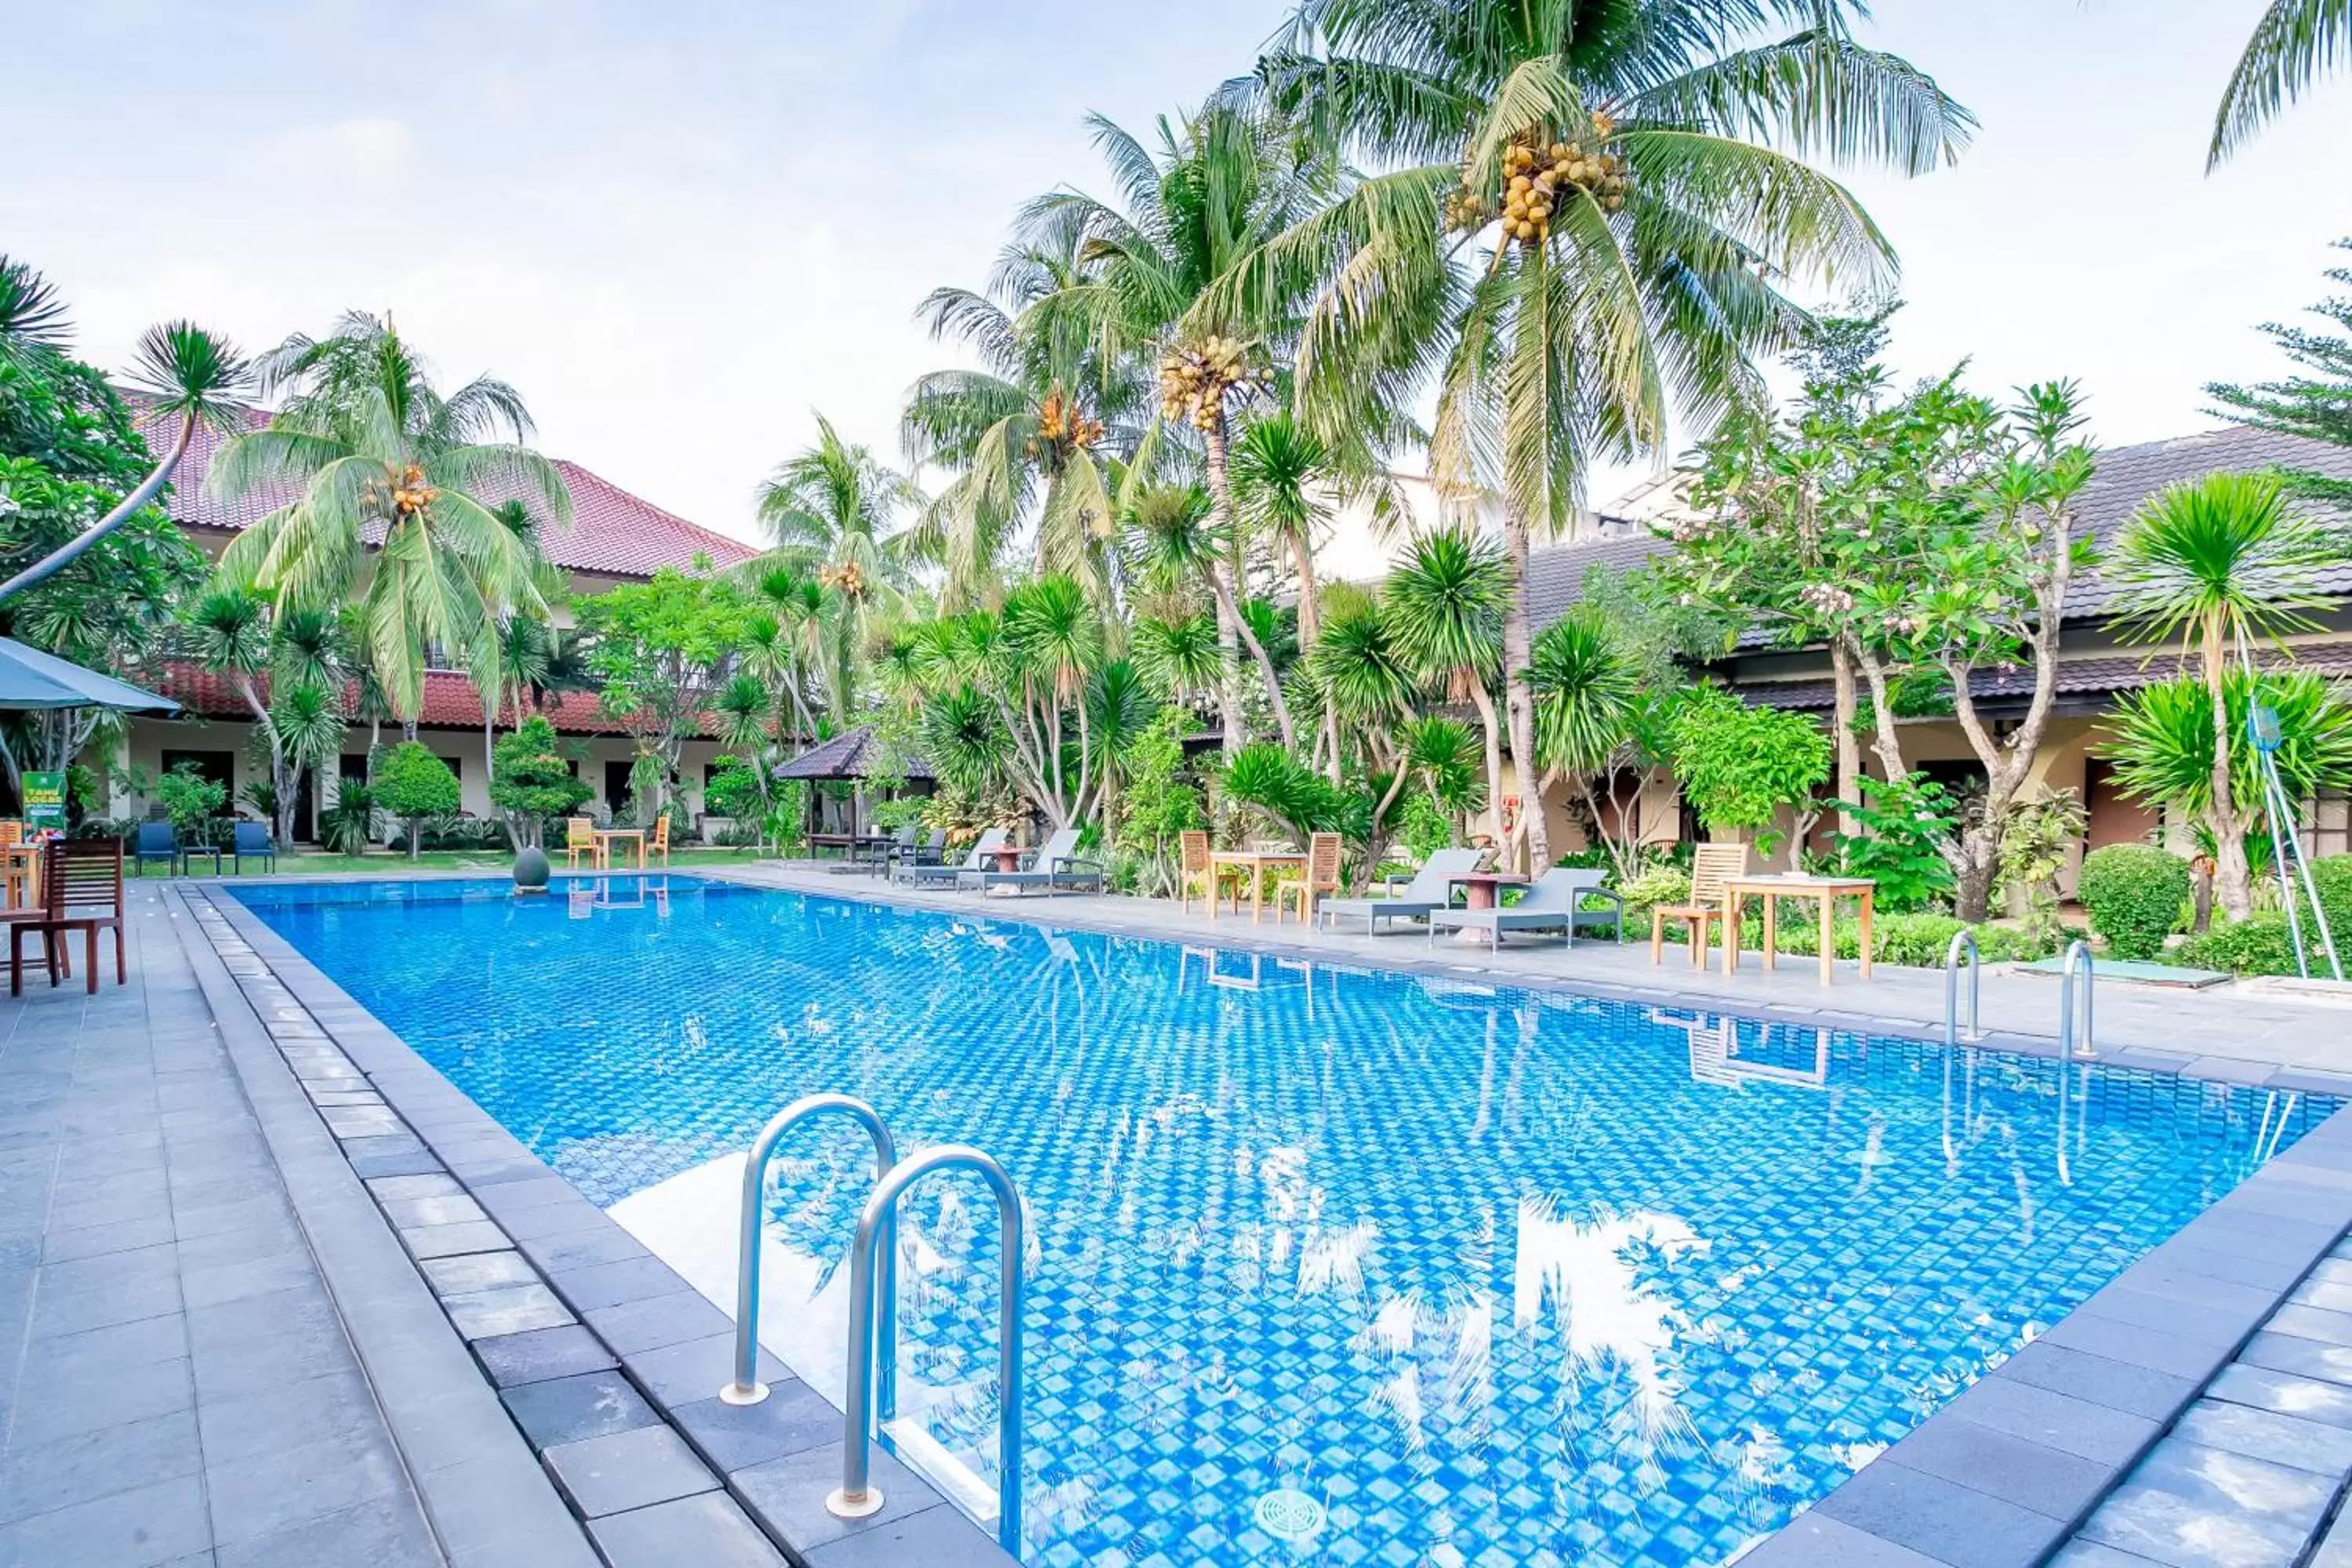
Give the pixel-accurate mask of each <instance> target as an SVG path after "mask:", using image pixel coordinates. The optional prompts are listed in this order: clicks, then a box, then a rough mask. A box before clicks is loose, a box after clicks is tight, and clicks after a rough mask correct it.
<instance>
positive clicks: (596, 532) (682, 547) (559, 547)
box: [130, 396, 757, 577]
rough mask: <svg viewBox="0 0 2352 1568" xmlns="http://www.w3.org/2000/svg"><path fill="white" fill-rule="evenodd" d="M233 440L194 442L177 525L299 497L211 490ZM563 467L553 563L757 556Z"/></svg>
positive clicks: (152, 442) (202, 434)
mask: <svg viewBox="0 0 2352 1568" xmlns="http://www.w3.org/2000/svg"><path fill="white" fill-rule="evenodd" d="M130 402H131V406H132V408H133V410H134V411H135V412H136V414H137V417H138V424H139V430H140V434H142V436H144V437H147V441H148V445H149V446H150V447H155V448H157V449H161V448H162V447H164V446H166V445H167V444H168V443H169V442H170V440H171V438H172V436H173V428H172V427H171V426H170V425H169V422H168V420H167V419H166V418H164V417H163V416H159V415H157V414H155V413H153V412H152V405H150V404H149V403H148V402H147V401H146V400H144V399H142V398H139V397H136V396H133V397H131V398H130ZM242 416H243V419H244V424H245V427H246V428H247V429H249V430H258V429H260V428H261V427H262V426H265V425H267V424H268V423H269V414H268V410H267V409H261V408H247V409H244V410H242ZM229 434H231V433H224V432H220V431H215V430H211V429H199V430H198V431H197V432H196V434H195V436H194V439H192V440H191V441H190V442H189V443H188V455H187V457H186V458H184V459H182V461H181V464H180V468H179V471H178V472H177V473H176V474H175V475H173V486H172V499H171V501H170V503H169V508H168V510H170V512H171V515H172V517H173V521H177V522H179V523H181V524H183V525H184V526H186V527H190V528H215V529H221V530H225V531H230V532H235V531H238V530H241V529H245V528H248V527H250V526H251V525H253V524H254V523H256V522H258V521H261V520H262V519H263V518H264V517H267V516H268V515H269V513H271V512H273V511H275V510H278V508H279V507H281V506H284V505H286V504H287V503H288V502H289V501H290V500H294V499H295V492H294V491H292V490H290V489H285V488H283V487H270V488H265V489H260V490H257V491H256V492H254V493H253V494H250V495H247V496H243V497H240V498H239V499H237V500H234V501H226V500H222V499H220V498H219V497H218V496H216V495H214V494H213V493H212V492H211V491H210V490H209V489H206V488H205V475H206V474H207V473H209V472H210V471H211V468H212V461H213V458H214V455H215V453H217V452H218V451H219V450H220V448H221V445H222V443H223V442H224V441H226V439H228V435H229ZM555 467H556V469H557V471H558V472H560V473H561V474H562V476H563V483H564V485H565V487H566V488H567V489H570V490H571V492H572V526H571V527H570V528H568V529H567V528H549V529H547V530H546V531H544V532H543V533H542V534H541V547H542V548H543V549H545V551H546V552H547V555H548V559H549V560H551V561H552V562H554V563H556V564H557V565H558V566H561V567H563V568H564V569H566V570H567V571H572V572H595V573H600V574H605V575H608V576H618V577H650V576H652V575H653V574H654V573H655V572H656V570H658V569H659V568H661V567H664V566H681V567H682V566H688V565H691V564H692V563H693V561H694V558H695V556H697V555H698V554H699V555H707V556H709V558H710V559H711V561H712V562H713V563H716V564H718V565H720V566H732V565H735V564H736V563H739V562H742V561H748V560H750V559H751V556H752V555H754V554H755V553H757V552H755V551H754V550H753V549H752V548H751V546H750V545H748V544H745V543H743V542H741V541H740V540H734V539H730V538H728V537H727V536H726V535H725V534H721V533H713V532H711V531H710V530H709V529H707V528H701V527H698V526H697V525H696V524H694V523H691V522H688V521H686V519H684V518H682V517H679V516H678V515H677V513H675V512H669V511H665V510H662V509H661V508H660V507H657V506H656V505H654V504H653V502H651V501H649V500H645V499H643V498H642V497H639V496H634V495H631V494H630V493H629V492H628V491H626V490H625V489H621V488H620V487H619V486H618V485H615V484H614V483H612V482H611V481H610V480H607V479H599V478H598V477H597V476H596V475H594V474H593V473H590V472H589V471H588V470H587V469H586V468H582V467H581V466H580V465H579V464H577V463H573V462H567V461H566V460H564V459H563V458H557V459H555ZM510 494H520V490H519V489H510V488H507V487H501V486H499V485H498V484H495V483H493V484H490V485H487V486H485V487H484V489H483V499H484V500H491V501H497V500H506V499H508V497H509V495H510Z"/></svg>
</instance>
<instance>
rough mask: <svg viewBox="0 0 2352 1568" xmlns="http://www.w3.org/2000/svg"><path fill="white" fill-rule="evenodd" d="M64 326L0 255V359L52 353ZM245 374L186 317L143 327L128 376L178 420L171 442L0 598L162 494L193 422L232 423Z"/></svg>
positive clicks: (55, 308)
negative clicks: (135, 480)
mask: <svg viewBox="0 0 2352 1568" xmlns="http://www.w3.org/2000/svg"><path fill="white" fill-rule="evenodd" d="M65 331H66V327H65V321H64V307H63V306H62V305H60V304H59V303H58V301H57V300H56V298H55V297H54V296H53V295H52V294H50V293H49V291H48V284H47V280H46V279H43V278H42V277H41V275H40V274H39V273H37V272H35V271H33V270H32V268H28V267H26V266H25V265H24V264H23V263H21V262H12V261H10V260H8V259H7V258H5V257H0V364H26V363H32V362H34V361H35V360H37V358H39V357H40V356H43V355H48V354H54V353H57V352H58V345H60V344H62V343H63V342H65V335H64V334H65ZM251 374H252V373H251V369H250V367H249V366H248V365H247V363H246V361H245V359H244V357H243V356H242V355H240V354H238V353H237V352H236V349H234V348H233V347H231V346H230V345H229V344H228V342H226V340H224V339H220V338H216V337H215V336H213V335H212V334H211V333H210V332H207V331H204V330H203V329H202V328H199V327H197V326H195V325H194V323H192V322H189V321H169V322H166V323H164V324H163V326H160V327H151V328H149V329H148V331H147V334H146V336H144V337H142V338H141V339H140V340H139V353H138V359H137V361H136V363H135V365H134V367H133V369H132V370H131V375H130V381H131V384H132V385H133V386H135V387H137V388H139V389H140V390H141V391H142V392H144V393H145V394H147V395H148V396H149V397H150V398H151V399H152V401H153V406H154V407H155V409H156V411H157V412H159V413H161V414H163V415H164V416H167V417H170V418H173V419H176V420H177V421H178V422H179V425H178V428H177V429H175V430H174V431H173V435H172V445H171V448H170V449H169V450H168V451H166V452H165V453H164V454H163V457H162V458H159V459H157V461H156V464H155V466H154V468H152V469H150V470H149V471H148V474H147V477H146V478H145V479H142V480H141V481H140V482H139V484H138V486H137V488H136V489H132V490H131V493H130V494H129V495H127V496H124V497H123V498H122V499H121V500H119V501H117V502H115V503H114V505H113V506H112V507H111V508H110V509H109V510H108V511H107V513H106V515H105V516H104V517H101V518H100V519H99V520H98V521H97V522H96V523H95V524H93V525H92V526H90V527H89V528H87V529H85V530H83V531H81V532H80V533H78V534H76V535H75V536H74V537H73V538H71V539H69V540H68V541H67V542H65V543H64V544H61V545H59V546H58V548H57V549H55V550H52V551H50V552H48V553H47V555H44V556H43V557H41V559H39V560H38V561H36V562H34V563H32V564H31V565H30V566H27V567H26V568H25V569H24V570H23V571H21V572H19V573H17V574H16V575H15V576H13V577H11V578H9V579H8V580H7V581H6V582H5V583H0V603H5V601H7V600H9V599H11V598H14V597H15V596H16V595H18V594H21V593H23V592H24V591H25V590H26V589H27V588H30V587H33V586H34V585H36V584H40V583H44V582H47V580H48V579H49V578H51V577H54V576H56V575H57V574H58V573H60V572H62V571H64V570H65V569H66V568H67V567H68V566H69V565H71V564H72V563H74V561H75V559H76V558H77V557H79V556H80V555H81V554H82V552H85V551H87V550H89V548H90V546H92V545H94V544H96V543H97V542H99V541H100V540H101V539H104V538H105V537H106V536H107V535H108V534H110V533H112V532H113V531H115V530H117V529H119V528H121V526H122V525H123V524H124V523H126V522H128V521H131V518H132V517H133V516H134V515H136V514H137V512H138V510H139V509H140V508H142V507H143V506H145V505H146V504H147V503H148V502H150V501H152V500H154V499H155V498H156V497H157V496H158V495H160V494H162V493H163V487H164V486H165V485H166V484H169V483H170V482H171V479H172V473H173V469H175V468H178V467H179V466H180V459H181V458H184V457H186V456H187V455H188V443H189V442H190V441H192V440H194V438H195V434H196V430H197V427H198V426H211V427H213V428H215V429H226V428H228V427H230V426H232V425H233V424H234V423H235V422H236V416H237V412H238V410H237V404H236V398H237V395H239V394H240V393H242V392H243V391H244V390H245V388H246V385H247V383H248V382H249V381H250V379H251Z"/></svg>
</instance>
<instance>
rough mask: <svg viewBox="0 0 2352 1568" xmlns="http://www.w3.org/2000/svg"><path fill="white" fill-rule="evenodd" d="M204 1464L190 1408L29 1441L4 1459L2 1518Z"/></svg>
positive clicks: (151, 1482)
mask: <svg viewBox="0 0 2352 1568" xmlns="http://www.w3.org/2000/svg"><path fill="white" fill-rule="evenodd" d="M202 1468H203V1456H202V1453H201V1452H200V1450H199V1448H198V1447H197V1443H196V1418H195V1415H194V1413H193V1412H191V1411H188V1410H174V1411H171V1412H168V1413H166V1414H164V1415H152V1416H149V1417H148V1418H147V1419H145V1420H143V1421H133V1422H130V1423H127V1424H125V1425H123V1426H105V1427H101V1428H100V1429H99V1430H97V1431H95V1432H83V1433H79V1434H77V1435H76V1436H71V1437H65V1438H60V1439H58V1440H56V1441H53V1442H47V1443H36V1444H28V1445H24V1446H21V1447H17V1448H16V1449H15V1450H14V1451H12V1452H11V1453H10V1454H9V1455H8V1457H7V1459H6V1462H5V1464H0V1522H9V1521H16V1520H20V1519H25V1518H27V1517H29V1516H31V1515H33V1514H37V1513H47V1512H49V1511H50V1510H54V1509H59V1508H70V1507H72V1506H73V1505H74V1504H76V1503H84V1502H90V1501H93V1500H97V1499H99V1498H104V1497H112V1496H114V1495H115V1494H116V1493H118V1492H126V1491H133V1490H136V1489H140V1488H142V1487H152V1486H155V1485H158V1484H159V1483H161V1482H163V1481H169V1480H174V1479H178V1478H180V1477H182V1476H193V1475H195V1474H196V1473H197V1472H198V1471H199V1470H200V1469H202Z"/></svg>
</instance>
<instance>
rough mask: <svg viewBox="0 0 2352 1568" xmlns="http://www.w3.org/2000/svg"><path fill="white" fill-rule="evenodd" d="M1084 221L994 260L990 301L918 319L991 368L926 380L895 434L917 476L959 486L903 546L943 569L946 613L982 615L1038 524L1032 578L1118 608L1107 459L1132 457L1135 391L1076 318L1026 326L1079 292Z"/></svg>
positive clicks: (939, 309) (985, 297)
mask: <svg viewBox="0 0 2352 1568" xmlns="http://www.w3.org/2000/svg"><path fill="white" fill-rule="evenodd" d="M1075 216H1077V215H1069V216H1065V217H1063V218H1062V219H1061V220H1060V221H1058V222H1044V223H1037V224H1034V225H1032V226H1031V232H1030V233H1029V234H1028V235H1026V236H1024V237H1023V238H1022V239H1020V240H1016V241H1015V242H1014V243H1013V245H1012V246H1010V247H1007V248H1006V249H1005V251H1004V253H1003V256H1001V257H1000V258H998V260H997V264H996V268H995V271H994V274H993V275H992V278H991V279H990V281H989V289H988V292H987V293H986V294H978V293H974V292H972V291H971V289H953V288H947V289H934V290H932V292H931V294H930V296H929V298H928V299H926V300H924V301H923V303H922V307H921V309H920V310H919V311H918V316H919V319H920V320H922V321H924V323H925V324H926V325H927V326H929V329H930V333H931V336H932V337H933V338H937V339H955V340H958V341H961V342H964V343H966V344H968V345H969V346H970V347H971V348H972V349H973V350H975V351H976V352H977V353H979V355H980V358H981V361H982V365H983V367H984V368H982V369H980V370H942V371H933V372H931V373H930V374H928V375H925V376H923V377H921V378H920V379H919V380H918V381H917V382H916V383H915V385H914V388H913V390H912V391H911V392H910V393H909V394H908V402H907V409H906V413H905V415H904V416H903V417H902V419H901V421H900V425H899V434H900V439H901V442H902V444H903V445H904V446H905V447H906V448H907V456H908V459H909V460H910V461H912V462H913V463H914V464H916V465H917V467H918V468H920V466H921V465H923V464H926V463H940V464H943V465H945V466H946V467H948V468H951V469H953V470H955V471H956V474H957V478H956V479H955V481H954V482H953V483H952V484H950V485H949V486H948V488H947V489H944V490H942V491H940V494H939V496H938V497H937V498H936V499H935V500H932V501H931V503H930V504H929V506H927V507H925V508H924V510H923V513H922V516H921V518H920V519H919V521H917V523H916V525H915V527H914V529H913V530H912V531H911V534H910V538H909V540H908V547H909V548H910V549H913V550H916V551H919V552H921V553H923V554H926V555H928V556H929V557H931V558H932V559H935V560H937V561H939V562H940V563H941V564H942V565H943V566H944V567H945V568H946V569H947V580H946V583H945V584H944V585H943V588H942V591H941V593H940V604H941V607H942V608H944V609H946V610H948V611H950V612H954V611H958V610H961V609H965V608H967V607H969V606H970V605H971V604H973V603H974V602H976V600H977V599H978V597H979V596H980V595H981V593H982V587H983V584H984V581H985V579H986V576H987V574H988V573H989V571H990V570H991V568H992V567H993V566H994V565H995V564H996V563H997V560H998V557H999V556H1000V554H1001V553H1002V552H1003V546H1004V543H1005V542H1006V540H1007V539H1008V538H1009V537H1010V536H1011V535H1012V533H1013V531H1014V530H1015V529H1016V528H1017V527H1018V526H1019V525H1020V524H1021V523H1022V522H1023V521H1024V520H1026V519H1028V518H1029V517H1030V516H1031V514H1032V513H1033V511H1034V518H1035V522H1036V536H1035V542H1034V557H1035V563H1036V570H1037V572H1038V573H1039V574H1055V573H1064V574H1072V575H1077V576H1080V577H1081V578H1082V579H1083V580H1084V581H1085V582H1086V583H1087V588H1088V590H1089V591H1090V592H1091V593H1093V594H1094V595H1095V596H1096V598H1097V602H1099V603H1108V601H1109V598H1110V593H1111V588H1110V584H1109V581H1108V574H1107V573H1106V571H1105V569H1104V568H1105V561H1104V552H1103V549H1102V546H1103V544H1104V542H1107V541H1108V540H1109V539H1110V538H1111V536H1112V533H1113V531H1114V525H1115V522H1116V519H1115V518H1114V516H1113V510H1114V508H1113V502H1112V494H1111V491H1112V481H1111V479H1110V476H1109V474H1108V472H1107V471H1106V465H1105V464H1104V462H1103V461H1102V455H1103V454H1105V453H1108V452H1120V453H1131V452H1133V451H1134V450H1135V447H1136V445H1137V441H1138V438H1139V433H1138V432H1137V431H1136V430H1135V429H1134V428H1133V426H1132V424H1131V418H1132V416H1133V414H1134V411H1135V407H1136V405H1137V403H1138V401H1139V398H1138V383H1137V380H1136V378H1135V377H1133V376H1132V375H1129V374H1122V372H1121V367H1119V366H1117V365H1115V364H1105V363H1103V362H1102V358H1101V356H1100V355H1099V354H1098V353H1097V352H1096V348H1097V340H1096V339H1095V338H1094V337H1093V336H1092V335H1091V334H1088V333H1087V332H1086V331H1083V330H1082V323H1080V322H1078V321H1076V320H1075V319H1074V318H1073V317H1072V316H1071V315H1069V314H1067V313H1063V314H1060V315H1051V314H1048V315H1044V316H1040V317H1038V318H1035V319H1031V318H1029V317H1027V316H1026V315H1025V312H1026V311H1027V310H1028V308H1029V307H1030V306H1032V305H1034V304H1035V303H1037V301H1039V300H1045V299H1048V298H1051V297H1052V296H1054V295H1055V294H1056V293H1059V292H1061V291H1062V290H1066V289H1077V288H1080V287H1083V286H1084V285H1085V283H1086V281H1087V279H1086V273H1085V267H1084V263H1083V262H1082V261H1081V259H1080V258H1079V255H1078V251H1079V247H1080V246H1081V245H1082V243H1083V241H1084V237H1085V236H1084V230H1083V227H1082V226H1081V224H1080V223H1079V222H1076V221H1072V219H1073V217H1075Z"/></svg>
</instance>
